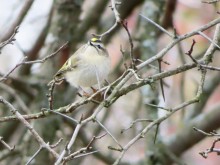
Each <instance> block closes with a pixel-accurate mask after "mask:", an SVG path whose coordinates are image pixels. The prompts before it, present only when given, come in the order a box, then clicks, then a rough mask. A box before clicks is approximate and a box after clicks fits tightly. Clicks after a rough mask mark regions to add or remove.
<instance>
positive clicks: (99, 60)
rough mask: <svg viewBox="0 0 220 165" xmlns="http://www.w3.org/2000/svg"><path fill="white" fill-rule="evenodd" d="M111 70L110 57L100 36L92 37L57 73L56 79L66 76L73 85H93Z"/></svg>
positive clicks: (99, 84)
mask: <svg viewBox="0 0 220 165" xmlns="http://www.w3.org/2000/svg"><path fill="white" fill-rule="evenodd" d="M109 72H110V58H109V55H108V52H107V50H106V48H105V47H104V45H103V43H102V42H101V40H100V39H99V38H96V37H94V38H91V39H90V40H89V41H88V43H87V44H85V45H83V46H81V47H80V48H79V49H78V50H77V51H76V52H75V53H74V54H73V55H72V56H71V57H70V58H69V59H68V60H67V61H66V62H65V64H64V65H63V66H62V67H61V69H60V70H59V71H58V72H57V73H56V74H55V76H54V80H55V81H57V80H60V79H62V78H65V79H66V80H67V82H69V83H70V84H71V85H73V86H75V87H76V88H78V87H92V86H93V85H96V84H98V87H99V88H100V86H101V83H102V82H103V81H104V80H105V79H106V78H107V76H108V74H109Z"/></svg>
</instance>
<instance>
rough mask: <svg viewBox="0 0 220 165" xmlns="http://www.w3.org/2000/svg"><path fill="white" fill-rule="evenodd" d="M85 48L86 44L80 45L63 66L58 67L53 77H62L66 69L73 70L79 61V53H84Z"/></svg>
mask: <svg viewBox="0 0 220 165" xmlns="http://www.w3.org/2000/svg"><path fill="white" fill-rule="evenodd" d="M85 48H86V45H84V46H82V47H80V48H79V49H78V50H77V51H76V52H75V53H74V54H73V55H72V56H71V57H70V58H69V59H68V60H67V61H66V62H65V63H64V64H63V66H62V67H61V68H60V70H58V72H57V73H56V74H55V75H54V79H61V78H63V76H64V74H65V73H66V72H68V71H71V70H74V69H75V68H76V67H77V66H78V64H79V62H80V58H79V53H84V51H85Z"/></svg>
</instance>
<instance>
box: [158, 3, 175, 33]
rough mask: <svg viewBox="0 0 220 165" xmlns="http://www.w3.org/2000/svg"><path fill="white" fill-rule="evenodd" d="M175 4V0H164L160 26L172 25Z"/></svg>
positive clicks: (167, 26) (168, 26)
mask: <svg viewBox="0 0 220 165" xmlns="http://www.w3.org/2000/svg"><path fill="white" fill-rule="evenodd" d="M176 4H177V1H176V0H168V1H166V7H165V14H164V16H163V20H162V23H161V25H162V27H164V28H165V29H167V28H172V27H173V14H174V12H175V9H176Z"/></svg>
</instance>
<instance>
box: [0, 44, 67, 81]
mask: <svg viewBox="0 0 220 165" xmlns="http://www.w3.org/2000/svg"><path fill="white" fill-rule="evenodd" d="M67 45H68V42H66V43H65V44H63V45H62V46H61V47H60V48H59V49H58V50H57V51H55V52H54V53H52V54H50V55H48V56H46V57H44V58H43V59H41V60H34V61H26V59H27V57H24V58H23V59H22V62H20V63H18V64H16V65H15V67H13V68H12V69H11V70H9V72H8V73H6V74H5V75H4V76H3V77H1V78H0V82H1V81H4V80H5V79H7V77H8V76H9V75H10V74H11V73H12V72H13V71H14V70H15V69H17V68H18V67H19V66H22V65H30V64H36V63H44V62H45V61H46V60H48V59H49V58H52V57H53V56H55V55H56V54H57V53H59V52H60V51H61V50H63V49H64V48H66V46H67Z"/></svg>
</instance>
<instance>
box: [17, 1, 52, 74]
mask: <svg viewBox="0 0 220 165" xmlns="http://www.w3.org/2000/svg"><path fill="white" fill-rule="evenodd" d="M52 11H53V5H52V6H51V9H50V12H49V14H48V16H47V17H48V18H47V22H46V24H45V26H44V28H43V29H42V31H41V32H40V34H39V35H38V38H37V39H36V41H35V43H34V44H33V46H32V48H31V49H30V50H29V51H28V52H24V53H25V55H26V56H27V61H33V60H36V59H37V57H38V52H39V51H40V49H41V48H42V46H43V45H44V42H45V39H46V37H47V34H48V31H49V28H50V24H51V19H52V13H53V12H52ZM31 66H32V65H25V66H23V67H22V68H21V69H20V71H19V72H20V74H21V75H27V74H29V73H30V68H31Z"/></svg>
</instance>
